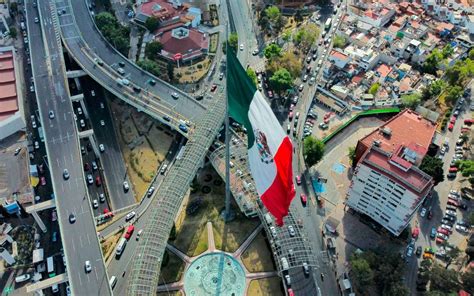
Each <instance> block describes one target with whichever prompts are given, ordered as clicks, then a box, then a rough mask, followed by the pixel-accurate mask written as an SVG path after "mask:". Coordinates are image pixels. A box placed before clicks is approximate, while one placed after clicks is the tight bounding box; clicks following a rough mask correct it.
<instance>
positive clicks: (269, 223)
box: [264, 213, 273, 225]
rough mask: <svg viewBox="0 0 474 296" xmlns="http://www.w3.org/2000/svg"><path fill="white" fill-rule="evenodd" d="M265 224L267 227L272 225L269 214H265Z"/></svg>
mask: <svg viewBox="0 0 474 296" xmlns="http://www.w3.org/2000/svg"><path fill="white" fill-rule="evenodd" d="M264 217H265V222H267V224H268V225H271V224H272V223H273V220H272V216H270V213H266V214H265V216H264Z"/></svg>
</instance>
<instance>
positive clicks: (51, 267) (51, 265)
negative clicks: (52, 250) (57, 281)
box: [46, 256, 56, 278]
mask: <svg viewBox="0 0 474 296" xmlns="http://www.w3.org/2000/svg"><path fill="white" fill-rule="evenodd" d="M46 265H47V268H48V269H47V270H48V276H49V277H50V278H52V277H55V276H56V273H55V272H54V260H53V256H51V257H48V259H46Z"/></svg>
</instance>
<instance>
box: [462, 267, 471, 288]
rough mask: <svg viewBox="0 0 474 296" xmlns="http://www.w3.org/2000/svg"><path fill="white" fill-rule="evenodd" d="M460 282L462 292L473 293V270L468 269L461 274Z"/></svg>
mask: <svg viewBox="0 0 474 296" xmlns="http://www.w3.org/2000/svg"><path fill="white" fill-rule="evenodd" d="M461 281H462V283H463V288H464V290H466V291H474V270H473V269H472V268H470V269H468V270H467V271H466V272H463V273H462V274H461Z"/></svg>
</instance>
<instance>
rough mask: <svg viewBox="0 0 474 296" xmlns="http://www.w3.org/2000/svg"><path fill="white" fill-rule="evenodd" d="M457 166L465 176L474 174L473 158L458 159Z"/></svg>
mask: <svg viewBox="0 0 474 296" xmlns="http://www.w3.org/2000/svg"><path fill="white" fill-rule="evenodd" d="M456 166H457V167H458V169H459V170H460V171H461V173H462V176H463V177H470V176H474V161H473V160H460V161H457V162H456Z"/></svg>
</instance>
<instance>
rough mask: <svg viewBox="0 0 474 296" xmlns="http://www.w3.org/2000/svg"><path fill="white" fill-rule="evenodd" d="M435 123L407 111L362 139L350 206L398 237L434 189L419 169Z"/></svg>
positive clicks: (430, 178) (359, 144)
mask: <svg viewBox="0 0 474 296" xmlns="http://www.w3.org/2000/svg"><path fill="white" fill-rule="evenodd" d="M435 131H436V124H435V123H433V122H431V121H429V120H427V119H424V118H423V117H421V116H420V115H419V114H417V113H415V112H413V111H411V110H408V109H407V110H405V111H403V112H401V113H399V114H398V115H396V116H394V117H393V118H392V119H390V120H389V121H388V122H386V123H385V124H384V125H382V126H381V127H379V128H378V129H376V130H375V131H373V132H372V133H370V134H369V135H367V136H366V137H364V138H362V139H360V140H359V142H358V143H357V147H356V158H355V162H356V163H357V165H356V168H355V170H354V176H353V178H352V183H351V186H350V188H349V192H348V199H347V205H348V206H350V207H351V208H353V209H354V210H356V211H358V212H360V213H363V214H365V215H367V216H369V217H371V218H372V219H373V220H375V221H376V222H378V223H379V224H381V225H382V226H383V227H385V228H386V229H388V230H389V231H390V232H391V233H393V234H394V235H396V236H398V235H399V234H400V233H401V232H402V231H403V230H404V229H405V228H406V226H407V225H408V223H409V222H410V220H411V218H412V217H413V215H415V213H416V211H417V209H418V208H419V207H420V205H421V203H422V202H423V200H424V199H425V198H426V196H428V194H429V193H430V192H431V189H432V187H433V179H432V177H431V176H429V175H427V174H426V173H424V172H423V171H421V170H420V169H419V168H418V166H419V165H420V164H421V161H422V160H423V158H424V157H425V155H426V153H427V151H428V147H429V145H430V144H431V142H432V139H433V136H434V133H435Z"/></svg>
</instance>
